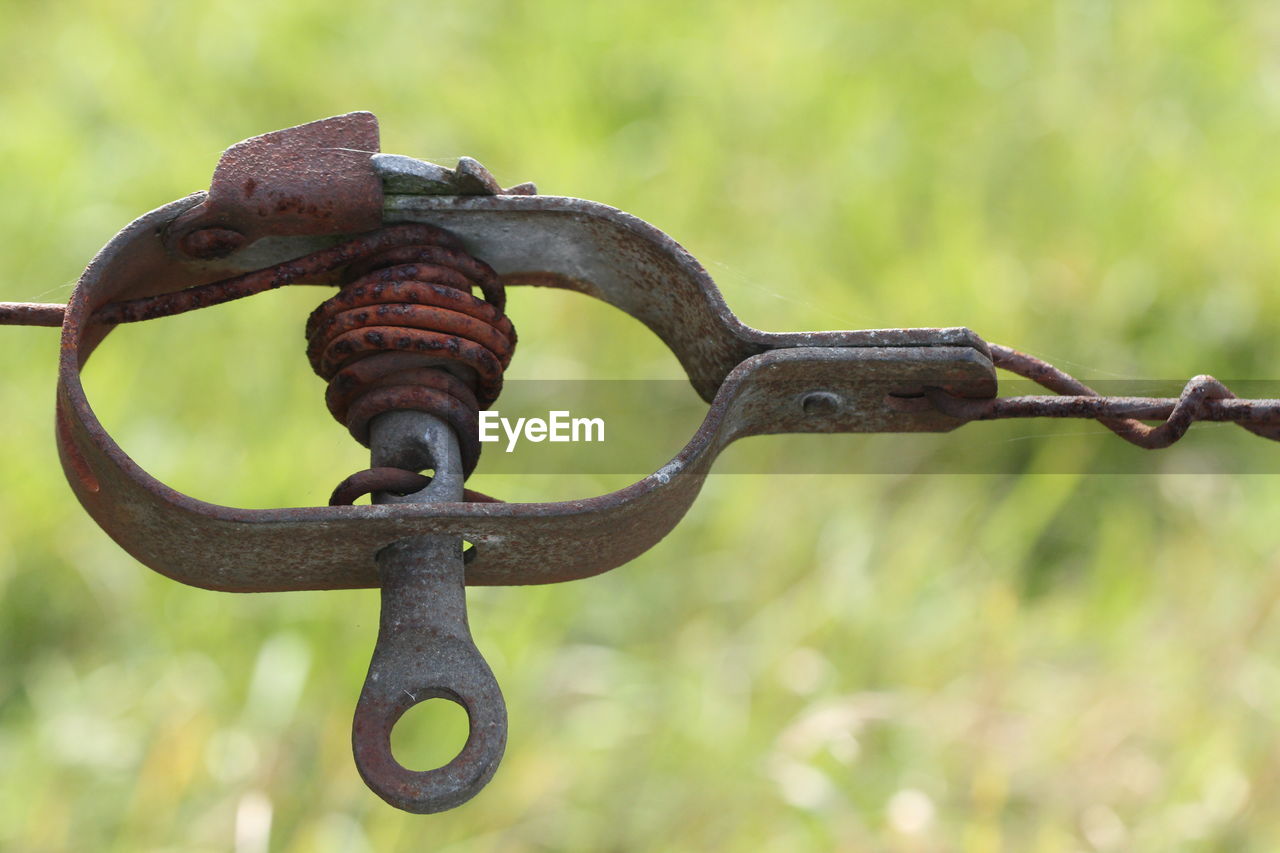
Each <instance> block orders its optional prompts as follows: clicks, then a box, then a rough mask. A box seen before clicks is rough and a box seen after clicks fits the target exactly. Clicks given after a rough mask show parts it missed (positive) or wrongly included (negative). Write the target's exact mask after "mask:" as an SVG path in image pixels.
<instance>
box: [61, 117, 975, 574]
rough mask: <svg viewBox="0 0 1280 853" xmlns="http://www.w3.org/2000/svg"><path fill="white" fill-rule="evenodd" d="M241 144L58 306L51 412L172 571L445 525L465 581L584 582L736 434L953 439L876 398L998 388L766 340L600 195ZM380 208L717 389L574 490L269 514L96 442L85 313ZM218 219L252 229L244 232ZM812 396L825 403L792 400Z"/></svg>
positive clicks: (255, 566) (82, 462)
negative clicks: (603, 481)
mask: <svg viewBox="0 0 1280 853" xmlns="http://www.w3.org/2000/svg"><path fill="white" fill-rule="evenodd" d="M369 118H370V119H371V118H372V117H369ZM327 121H329V122H335V121H336V122H338V124H337V125H335V126H334V127H331V128H329V129H330V130H332V131H333V133H332V134H326V133H324V132H322V131H323V130H324V129H323V128H321V129H320V131H317V130H316V128H314V127H313V125H323V124H324V122H316V123H313V125H304V126H303V127H302V128H301V129H293V130H302V131H303V133H302V134H301V136H300V137H299V139H295V140H294V141H295V142H298V141H299V140H300V141H301V143H302V144H303V148H304V149H305V148H315V149H317V150H320V149H323V150H328V149H330V148H332V147H334V146H335V145H336V141H340V137H341V136H342V134H343V133H346V132H347V131H348V130H349V126H350V125H351V124H352V121H351V120H350V118H349V117H339V119H337V120H333V119H331V120H327ZM355 124H356V126H357V129H358V131H359V132H360V133H362V134H363V135H364V136H363V137H362V138H363V139H364V142H363V144H364V145H371V146H372V147H373V148H374V150H376V125H374V135H373V137H372V139H370V138H369V122H368V120H366V119H361V120H359V121H357V122H355ZM289 132H290V131H280V132H277V133H276V134H268V135H266V136H264V137H258V138H257V140H259V147H261V148H264V150H266V151H268V152H269V153H270V152H277V153H279V152H286V154H285V155H284V162H286V163H289V162H292V163H297V162H309V161H306V159H305V157H303V156H302V155H300V154H298V152H297V151H293V150H290V149H289V148H288V146H287V145H282V144H281V142H280V136H281V134H288V133H289ZM263 140H265V142H264V141H263ZM335 140H336V141H335ZM254 142H255V140H249V141H247V142H245V143H241V144H240V145H238V146H235V147H234V148H232V149H230V151H229V152H228V155H227V156H224V158H223V161H222V163H220V165H219V171H218V173H216V174H215V178H214V181H213V186H214V187H215V190H216V189H217V188H219V187H221V188H223V189H222V191H221V192H214V193H211V194H204V193H197V194H195V195H192V196H188V197H187V198H185V199H181V200H178V201H175V202H173V203H171V204H168V205H165V206H163V207H161V208H158V209H156V210H154V211H152V212H150V213H148V214H146V215H144V216H142V217H141V218H139V219H138V220H136V221H135V222H133V223H132V224H131V225H129V226H128V227H126V228H125V229H124V230H123V231H121V232H120V234H118V235H117V236H116V237H115V238H114V239H113V240H112V241H111V242H110V243H109V244H108V245H107V246H106V247H105V248H104V249H103V250H102V251H101V252H100V253H99V255H98V256H97V257H96V258H94V260H93V262H92V263H91V264H90V265H89V267H88V269H87V270H86V271H85V274H84V276H83V277H82V278H81V280H80V283H79V285H78V286H77V288H76V290H75V292H74V293H73V295H72V297H71V300H70V302H69V304H68V306H67V308H66V312H65V316H64V320H63V327H62V352H61V361H60V367H59V374H58V395H57V400H58V403H57V422H58V446H59V452H60V456H61V458H62V461H63V466H64V468H65V470H66V472H67V475H68V480H69V481H70V483H71V486H72V488H73V490H74V491H75V493H76V496H77V497H78V498H79V500H80V502H81V503H82V504H83V505H84V507H85V509H86V510H87V511H88V512H89V514H90V515H91V516H92V517H93V518H94V520H95V521H97V522H98V524H99V525H101V526H102V528H103V529H104V530H106V531H107V532H108V533H109V534H110V535H111V537H112V538H113V539H115V540H116V542H118V543H119V544H120V545H121V546H122V547H123V548H125V550H127V551H128V552H129V553H130V554H132V555H133V556H134V557H136V558H137V559H138V560H139V561H141V562H142V563H144V564H146V565H148V566H150V567H151V568H153V569H155V570H156V571H159V572H161V573H162V574H165V575H167V576H169V577H171V578H173V579H175V580H178V581H181V582H183V583H186V584H190V585H192V586H198V587H204V588H208V589H216V590H224V591H231V592H258V591H278V590H298V589H343V588H356V587H373V586H377V585H378V583H379V580H378V574H377V571H376V567H375V564H374V561H373V555H374V554H376V553H377V552H378V551H379V550H381V549H382V548H384V547H386V546H388V545H390V544H392V543H393V542H396V541H399V540H402V539H404V538H406V537H410V536H425V535H444V534H448V535H462V536H465V537H466V539H467V540H468V541H470V542H472V543H473V544H474V545H475V551H474V554H473V555H472V556H473V559H472V560H471V561H470V562H469V563H468V566H467V572H466V580H467V583H468V584H473V585H474V584H481V585H502V584H535V583H551V582H557V581H567V580H573V579H575V578H582V577H588V576H590V575H595V574H599V573H601V572H605V571H608V570H610V569H612V568H615V567H617V566H620V565H622V564H624V563H626V562H627V561H629V560H631V559H633V558H634V557H636V556H638V555H639V554H641V553H643V552H644V551H645V550H647V549H648V548H650V547H651V546H652V545H654V544H655V543H656V542H658V541H659V540H660V539H662V537H663V536H665V535H666V533H667V532H668V531H669V530H671V529H672V527H674V526H675V524H676V523H677V522H678V521H679V520H680V518H681V517H682V516H683V515H684V514H685V512H686V510H687V509H688V508H689V506H690V504H691V503H692V502H693V500H694V498H695V497H696V495H697V493H698V491H699V489H700V487H701V485H702V482H703V478H704V477H705V476H706V474H707V472H708V470H709V469H710V467H711V464H712V463H713V462H714V460H715V458H716V456H717V455H718V454H719V452H720V451H721V450H722V449H723V448H724V447H725V446H726V445H728V444H729V443H730V442H732V441H734V440H736V439H738V438H741V437H744V436H749V435H759V434H765V433H780V432H912V431H946V430H950V429H953V428H955V427H957V426H959V425H961V424H962V423H964V422H965V421H964V420H963V419H961V418H957V417H952V416H949V415H946V414H943V413H941V412H939V411H937V410H935V409H918V410H910V407H902V406H895V405H893V404H892V401H891V400H888V399H887V395H889V394H892V395H896V396H914V397H920V396H922V395H923V394H924V393H925V389H926V388H942V389H945V390H946V391H948V392H950V393H952V394H954V395H959V396H963V397H968V398H972V399H990V398H992V397H994V396H995V393H996V380H995V374H994V369H993V367H992V365H991V361H990V358H989V353H988V350H987V348H986V345H985V343H984V342H983V341H982V339H981V338H979V337H978V336H977V335H975V334H974V333H973V332H971V331H969V330H968V329H963V328H953V329H884V330H863V331H847V332H801V333H785V334H779V333H770V332H762V331H759V330H756V329H752V328H750V327H747V326H746V325H744V324H743V323H742V322H741V321H739V320H738V318H737V317H735V316H734V315H733V313H732V312H731V311H730V310H729V309H728V307H727V306H726V305H725V303H724V300H723V299H722V298H721V296H720V293H719V291H718V290H717V289H716V287H715V284H714V283H713V282H712V280H711V278H710V276H708V275H707V273H706V271H705V270H704V269H703V268H702V267H701V266H700V265H699V264H698V262H697V261H696V260H694V258H693V257H692V256H691V255H690V254H689V253H688V252H686V251H685V250H684V249H683V248H681V247H680V246H679V244H677V243H676V242H675V241H674V240H672V239H671V238H670V237H669V236H667V235H666V234H664V233H662V232H661V231H659V230H658V229H656V228H654V227H653V226H651V225H649V224H647V223H645V222H643V221H641V220H639V219H637V218H636V217H633V216H630V215H628V214H625V213H622V212H621V211H618V210H615V209H614V208H611V207H608V206H606V205H602V204H598V203H595V202H590V201H584V200H582V199H575V198H560V197H551V196H530V195H520V194H509V195H508V194H504V195H475V196H470V197H467V196H415V195H390V196H387V197H385V198H384V197H383V195H382V193H381V185H380V180H381V179H380V178H379V176H378V174H377V173H376V172H375V171H374V169H373V167H372V166H371V164H370V160H369V158H368V156H367V155H363V156H361V157H339V158H333V157H330V158H328V159H327V160H325V161H324V163H325V169H324V170H320V171H316V170H314V169H313V170H312V171H311V172H309V173H308V174H307V175H306V176H305V180H301V179H299V178H298V176H297V175H296V174H294V173H293V172H291V171H290V170H289V169H287V168H275V169H273V168H269V167H268V165H264V163H269V162H270V157H266V159H265V160H264V157H263V156H257V155H255V154H254V152H253V150H252V149H253V148H254V145H253V143H254ZM339 147H341V146H339ZM246 149H248V150H246ZM233 153H234V156H232V154H233ZM254 170H258V171H254ZM251 182H252V186H251ZM277 184H279V185H280V186H277ZM281 186H282V187H283V188H281ZM310 186H319V189H317V190H316V191H317V192H318V193H319V194H320V197H321V198H322V199H323V200H324V204H320V205H315V206H314V207H316V209H319V210H321V211H328V210H329V209H330V207H331V206H332V204H334V203H336V202H334V201H333V199H334V198H335V190H334V187H335V186H337V187H341V188H343V189H342V192H343V193H345V194H346V195H345V197H346V198H347V203H348V204H349V205H350V206H351V207H352V208H353V209H351V210H346V211H344V213H343V215H342V216H341V217H335V216H332V215H324V216H320V217H317V218H313V219H312V227H311V228H310V229H307V228H305V227H304V226H303V225H301V224H300V223H299V220H298V217H297V215H296V212H297V211H298V210H299V209H302V210H306V209H308V205H307V203H306V199H305V197H301V198H300V197H299V194H304V193H305V191H306V190H307V187H310ZM227 188H231V189H227ZM235 188H239V192H240V195H239V196H237V194H236V192H235V191H234V190H235ZM519 191H520V192H527V191H529V190H528V189H521V190H519ZM264 194H266V195H267V196H268V197H270V198H276V199H281V198H283V199H288V200H289V201H288V203H287V204H279V205H274V206H273V205H260V204H259V203H258V201H257V200H256V199H259V198H260V197H261V196H263V195H264ZM276 207H281V208H282V209H283V214H285V215H283V218H281V215H282V213H281V211H279V210H277V209H276ZM375 208H376V210H375ZM375 214H376V218H377V222H378V223H379V224H381V223H382V222H384V221H405V222H427V223H432V224H436V225H440V226H443V227H446V228H448V229H450V230H451V231H453V232H454V233H456V234H457V235H458V236H459V237H461V238H462V240H463V241H464V243H465V244H466V246H467V248H468V250H469V251H471V252H473V253H474V254H476V255H477V256H480V257H484V258H486V260H487V261H488V262H489V263H490V264H491V265H492V266H493V267H494V268H495V269H496V270H497V271H498V272H499V273H500V274H501V275H502V277H503V280H504V282H505V283H507V284H509V285H516V284H526V285H540V286H551V287H560V288H567V289H571V290H575V291H579V292H582V293H585V294H588V295H591V296H594V297H597V298H599V299H602V300H604V301H605V302H608V303H609V304H611V305H614V306H615V307H617V308H619V309H621V310H623V311H625V312H626V313H628V314H630V315H631V316H633V317H635V318H637V319H638V320H640V321H641V322H643V323H644V324H645V325H646V326H648V327H649V328H650V329H651V330H652V331H653V332H654V333H655V334H656V335H657V336H658V337H659V338H661V339H662V340H663V341H664V342H665V343H666V344H667V346H668V347H670V348H671V350H672V352H673V353H674V354H675V355H676V357H677V358H678V359H679V360H680V363H681V364H682V365H683V367H684V369H685V371H686V372H687V373H688V375H689V379H690V381H691V382H692V383H693V385H694V387H695V388H696V389H697V390H698V392H699V393H700V394H701V395H702V396H703V397H704V398H705V399H707V400H708V401H709V402H710V407H709V410H708V412H707V416H706V419H705V420H704V422H703V424H702V426H701V427H700V428H699V429H698V431H697V432H696V434H695V435H694V436H693V438H692V439H691V440H690V441H689V443H688V444H687V445H686V446H685V447H684V449H683V450H681V451H680V452H679V453H678V454H677V455H676V456H675V458H673V459H672V460H671V461H670V462H668V463H667V464H666V465H664V466H663V467H662V468H661V469H659V470H658V471H656V472H655V473H653V474H651V475H650V476H648V477H646V478H644V479H642V480H640V481H639V482H637V483H635V484H633V485H631V486H629V487H627V488H624V489H621V490H619V491H616V492H612V493H609V494H605V495H600V496H596V497H590V498H586V499H583V500H573V501H561V502H554V503H510V504H508V503H483V504H481V503H437V504H430V505H422V504H387V505H380V506H351V507H296V508H282V509H266V510H251V509H239V508H233V507H226V506H219V505H215V504H211V503H206V502H204V501H200V500H197V499H196V498H193V497H190V496H188V495H185V494H182V493H180V492H178V491H176V490H174V489H172V488H170V487H168V486H166V485H165V484H163V483H161V482H159V481H158V480H156V479H155V478H153V477H151V476H150V475H149V474H147V473H146V472H145V471H143V470H142V469H141V468H140V467H139V466H138V465H137V464H136V463H135V462H134V461H133V460H132V459H130V458H129V456H128V455H127V454H126V453H125V452H124V451H123V450H122V449H121V448H120V447H119V445H117V444H116V443H115V441H114V440H113V439H112V438H111V436H110V435H108V434H107V432H106V430H105V429H104V428H103V426H102V424H101V423H100V422H99V421H98V419H97V417H96V416H95V415H94V412H93V409H92V407H91V406H90V404H89V401H88V399H87V397H86V395H85V391H84V388H83V386H82V384H81V381H80V370H81V367H82V366H83V364H84V362H85V360H86V359H87V358H88V357H89V355H90V354H91V353H92V351H93V350H94V348H95V347H96V346H97V345H98V344H99V343H100V342H101V341H102V339H103V338H105V337H106V335H107V334H108V333H109V332H110V331H111V330H112V329H113V328H114V327H113V326H110V325H106V324H102V323H97V322H94V320H93V313H94V312H95V311H96V310H97V309H99V308H101V307H103V306H105V305H107V304H108V303H111V302H118V301H121V300H126V299H133V298H138V297H144V296H154V295H156V294H163V293H172V292H176V291H179V290H183V289H185V288H188V287H192V286H195V285H199V284H204V283H208V282H212V281H215V280H218V279H221V278H224V277H226V276H228V275H232V274H235V273H237V272H241V271H244V270H245V269H253V268H260V267H262V266H264V265H266V264H269V263H275V262H279V261H281V260H286V259H289V258H292V257H295V256H297V255H298V254H299V253H300V252H302V251H306V250H308V249H313V248H316V247H317V246H322V245H328V244H330V243H332V242H333V241H335V240H336V239H337V237H338V235H340V234H342V233H345V229H347V228H350V227H352V226H351V223H358V224H367V223H368V222H370V221H372V217H374V216H375ZM277 221H279V222H280V223H281V224H280V227H278V228H277V227H276V223H277ZM227 231H231V232H234V233H240V234H246V235H249V236H250V237H251V238H252V239H251V240H246V241H243V242H237V241H236V240H234V239H233V238H228V237H227V235H226V233H225V232H227ZM202 232H209V233H210V234H211V235H212V236H211V237H202V236H201V235H202ZM210 247H213V248H210ZM812 395H819V396H818V397H814V396H812ZM806 399H809V400H810V401H813V400H821V401H822V403H823V404H822V405H817V406H815V405H809V406H805V405H804V401H805V400H806ZM904 409H906V410H904ZM197 545H198V547H194V546H197Z"/></svg>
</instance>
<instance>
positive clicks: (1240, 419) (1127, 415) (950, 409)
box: [924, 344, 1280, 450]
mask: <svg viewBox="0 0 1280 853" xmlns="http://www.w3.org/2000/svg"><path fill="white" fill-rule="evenodd" d="M989 347H990V351H991V362H992V364H994V365H995V366H996V367H998V368H1001V369H1003V370H1007V371H1009V372H1010V373H1014V374H1017V375H1018V376H1021V377H1023V378H1024V379H1030V380H1031V381H1032V382H1035V383H1036V384H1038V385H1041V386H1043V387H1044V388H1047V389H1049V390H1050V391H1053V392H1055V394H1058V395H1060V396H1042V395H1027V396H1019V397H996V398H994V399H986V400H975V399H967V398H964V397H958V396H955V395H953V394H951V393H949V392H947V391H946V390H944V389H942V388H937V387H928V388H925V389H924V390H925V397H926V398H927V399H928V400H929V402H930V403H931V404H932V405H933V406H934V408H936V409H937V410H938V411H940V412H942V413H943V414H947V415H950V416H952V417H955V418H960V419H961V420H966V421H989V420H999V419H1003V418H1089V419H1093V420H1097V421H1098V422H1099V423H1100V424H1102V425H1103V426H1105V427H1106V428H1107V429H1109V430H1111V431H1112V432H1114V433H1115V434H1116V435H1118V436H1120V437H1121V438H1123V439H1124V440H1125V441H1128V442H1130V443H1131V444H1135V445H1137V446H1138V447H1143V448H1146V449H1149V450H1154V449H1159V448H1163V447H1168V446H1169V445H1171V444H1173V443H1174V442H1176V441H1177V440H1178V439H1180V438H1182V436H1184V435H1185V434H1186V432H1187V430H1188V429H1189V428H1190V427H1191V424H1192V423H1194V422H1196V421H1219V422H1223V421H1225V422H1231V423H1235V424H1238V425H1240V426H1242V427H1244V428H1245V429H1247V430H1249V431H1250V432H1252V433H1254V434H1256V435H1260V436H1262V437H1263V438H1269V439H1271V440H1273V441H1280V400H1242V399H1239V398H1238V397H1236V396H1235V394H1233V393H1232V392H1231V390H1230V389H1229V388H1227V386H1225V385H1223V384H1222V383H1221V382H1219V381H1218V380H1217V379H1214V378H1213V377H1212V376H1204V375H1201V376H1195V377H1192V378H1191V379H1190V380H1189V381H1188V382H1187V384H1186V386H1185V387H1184V388H1183V389H1182V393H1181V394H1180V395H1179V396H1178V397H1176V398H1175V397H1104V396H1102V395H1100V394H1099V393H1098V392H1097V391H1095V390H1093V389H1092V388H1090V387H1089V386H1088V385H1086V384H1085V383H1083V382H1081V381H1080V380H1079V379H1076V378H1075V377H1074V376H1072V375H1070V374H1069V373H1067V372H1065V371H1063V370H1060V369H1059V368H1057V367H1054V366H1053V365H1052V364H1049V363H1048V362H1046V361H1043V360H1041V359H1038V358H1036V357H1034V356H1031V355H1027V354H1026V353H1023V352H1019V351H1017V350H1015V349H1012V348H1010V347H1006V346H1000V345H999V344H990V345H989ZM1155 420H1160V421H1163V423H1160V424H1158V425H1154V426H1153V425H1150V424H1146V423H1143V421H1155Z"/></svg>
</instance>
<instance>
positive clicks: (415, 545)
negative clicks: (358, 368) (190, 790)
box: [351, 411, 507, 814]
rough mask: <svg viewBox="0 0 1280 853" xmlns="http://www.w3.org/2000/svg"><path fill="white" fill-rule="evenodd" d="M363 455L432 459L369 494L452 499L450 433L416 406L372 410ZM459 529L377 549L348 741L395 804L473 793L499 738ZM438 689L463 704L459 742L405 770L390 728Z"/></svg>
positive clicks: (393, 462)
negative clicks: (364, 660) (416, 474)
mask: <svg viewBox="0 0 1280 853" xmlns="http://www.w3.org/2000/svg"><path fill="white" fill-rule="evenodd" d="M371 439H372V441H371V444H372V449H373V463H374V465H377V466H389V467H396V468H405V469H408V470H421V469H423V468H434V469H435V473H436V476H435V478H434V479H433V480H432V482H431V485H429V486H427V488H425V489H423V490H422V491H421V492H418V493H416V494H414V495H409V496H406V497H397V496H393V495H386V494H382V495H376V496H375V500H376V502H378V503H435V502H452V501H461V500H462V476H461V465H460V457H459V452H458V439H457V436H456V435H455V434H454V432H453V430H452V429H451V428H450V427H449V426H448V425H447V424H445V423H444V422H443V421H441V420H439V419H438V418H436V417H434V416H432V415H429V414H426V413H424V412H411V411H399V412H389V413H387V414H385V415H380V416H379V417H378V418H377V419H376V420H375V421H374V422H373V425H372V435H371ZM462 545H463V543H462V537H460V536H451V535H438V536H413V537H409V538H407V539H403V540H401V541H399V542H396V543H394V544H392V545H389V546H387V547H386V548H384V549H383V550H382V551H380V552H379V553H378V555H377V564H378V574H379V576H380V578H381V582H382V616H381V618H380V620H379V625H378V643H377V645H376V646H375V647H374V651H373V659H372V660H371V661H370V663H369V674H368V676H367V677H366V679H365V683H364V689H363V690H362V691H361V693H360V700H359V702H358V703H357V705H356V712H355V720H354V722H353V724H352V729H351V744H352V749H353V751H354V753H355V760H356V767H357V768H358V769H359V771H360V775H361V776H362V777H363V778H364V780H365V783H366V784H367V785H368V786H369V787H370V788H371V789H372V790H373V791H374V792H375V793H376V794H377V795H378V796H380V797H382V799H384V800H386V801H387V802H388V803H390V804H391V805H393V806H395V807H396V808H400V809H404V810H405V811H409V812H415V813H417V814H428V813H432V812H440V811H445V810H446V809H451V808H454V807H455V806H458V805H461V804H462V803H464V802H466V801H467V800H469V799H471V798H472V797H473V796H475V795H476V794H477V793H478V792H479V791H480V789H481V788H483V787H484V786H485V784H486V783H487V782H488V781H489V779H490V778H492V776H493V774H494V771H495V770H497V769H498V763H499V762H500V761H501V760H502V754H503V751H504V750H505V748H506V744H507V708H506V704H505V703H504V702H503V699H502V691H501V690H500V689H499V687H498V682H497V680H496V679H494V677H493V671H492V670H491V669H490V668H489V665H488V663H486V662H485V659H484V657H483V656H482V655H481V654H480V650H479V649H477V648H476V645H475V642H474V641H473V640H472V639H471V630H470V628H469V627H468V624H467V600H466V587H465V577H464V572H463V555H462ZM428 699H448V700H450V701H453V702H456V703H458V704H459V705H461V706H462V707H463V709H465V710H466V712H467V717H468V719H469V721H470V727H469V729H470V730H469V734H468V736H467V743H466V745H465V746H464V747H463V748H462V751H461V752H459V753H458V755H457V756H456V757H455V758H454V759H453V760H452V761H450V762H449V763H448V764H446V765H444V766H443V767H439V768H436V769H434V770H426V771H418V770H410V769H408V768H406V767H404V766H403V765H402V764H400V762H398V761H396V759H395V757H394V756H393V755H392V754H391V730H392V729H393V728H394V727H395V725H396V722H397V721H398V720H399V719H400V717H401V716H402V715H403V714H404V713H405V712H406V711H408V710H409V709H410V708H412V707H413V706H414V705H416V704H418V703H419V702H424V701H426V700H428Z"/></svg>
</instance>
